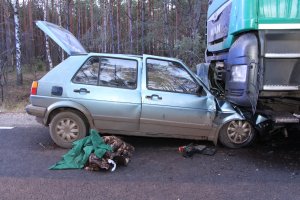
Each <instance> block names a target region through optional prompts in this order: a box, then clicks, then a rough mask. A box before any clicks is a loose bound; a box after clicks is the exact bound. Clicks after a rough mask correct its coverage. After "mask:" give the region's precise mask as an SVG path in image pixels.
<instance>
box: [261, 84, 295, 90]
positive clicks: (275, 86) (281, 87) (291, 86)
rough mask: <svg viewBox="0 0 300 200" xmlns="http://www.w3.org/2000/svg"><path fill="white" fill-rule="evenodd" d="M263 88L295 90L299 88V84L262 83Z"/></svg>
mask: <svg viewBox="0 0 300 200" xmlns="http://www.w3.org/2000/svg"><path fill="white" fill-rule="evenodd" d="M263 90H270V91H296V90H299V86H298V85H264V87H263Z"/></svg>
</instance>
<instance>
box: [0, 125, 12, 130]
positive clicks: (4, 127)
mask: <svg viewBox="0 0 300 200" xmlns="http://www.w3.org/2000/svg"><path fill="white" fill-rule="evenodd" d="M13 128H15V127H10V126H0V129H5V130H10V129H13Z"/></svg>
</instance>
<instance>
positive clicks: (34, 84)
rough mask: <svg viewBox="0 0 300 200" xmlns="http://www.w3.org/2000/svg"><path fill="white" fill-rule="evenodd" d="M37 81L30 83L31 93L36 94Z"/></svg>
mask: <svg viewBox="0 0 300 200" xmlns="http://www.w3.org/2000/svg"><path fill="white" fill-rule="evenodd" d="M38 85H39V84H38V82H37V81H33V82H32V85H31V95H36V94H37V88H38Z"/></svg>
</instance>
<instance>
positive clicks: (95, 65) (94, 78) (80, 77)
mask: <svg viewBox="0 0 300 200" xmlns="http://www.w3.org/2000/svg"><path fill="white" fill-rule="evenodd" d="M98 72H99V58H98V57H92V58H90V59H88V60H87V61H86V62H85V63H84V65H83V66H82V67H81V68H80V70H79V71H78V72H77V74H76V76H75V77H74V78H73V82H74V83H81V84H87V85H97V83H98Z"/></svg>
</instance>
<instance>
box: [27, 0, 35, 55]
mask: <svg viewBox="0 0 300 200" xmlns="http://www.w3.org/2000/svg"><path fill="white" fill-rule="evenodd" d="M28 18H29V38H30V41H29V49H30V51H29V52H30V53H29V56H30V58H34V57H35V48H34V36H33V20H32V0H30V1H28Z"/></svg>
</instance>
